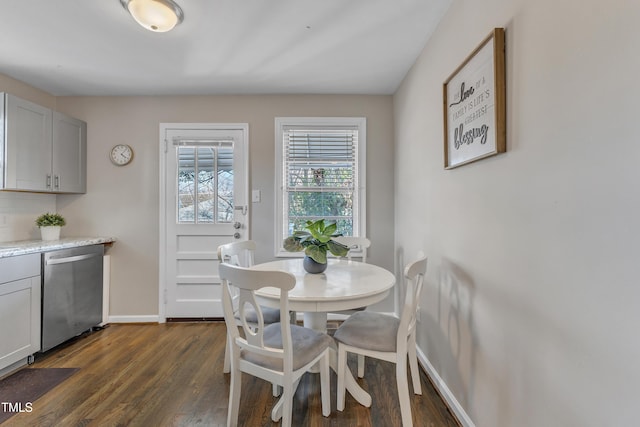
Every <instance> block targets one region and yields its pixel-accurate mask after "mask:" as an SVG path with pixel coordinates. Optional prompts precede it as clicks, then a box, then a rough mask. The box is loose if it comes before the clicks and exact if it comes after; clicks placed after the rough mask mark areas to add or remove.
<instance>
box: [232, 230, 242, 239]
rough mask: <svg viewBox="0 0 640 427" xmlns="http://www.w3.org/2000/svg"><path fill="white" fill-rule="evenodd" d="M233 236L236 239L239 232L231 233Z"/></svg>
mask: <svg viewBox="0 0 640 427" xmlns="http://www.w3.org/2000/svg"><path fill="white" fill-rule="evenodd" d="M233 237H234V238H236V239H239V238H240V233H238V232H237V231H236V232H235V233H233Z"/></svg>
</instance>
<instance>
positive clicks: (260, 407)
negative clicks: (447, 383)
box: [2, 322, 459, 427]
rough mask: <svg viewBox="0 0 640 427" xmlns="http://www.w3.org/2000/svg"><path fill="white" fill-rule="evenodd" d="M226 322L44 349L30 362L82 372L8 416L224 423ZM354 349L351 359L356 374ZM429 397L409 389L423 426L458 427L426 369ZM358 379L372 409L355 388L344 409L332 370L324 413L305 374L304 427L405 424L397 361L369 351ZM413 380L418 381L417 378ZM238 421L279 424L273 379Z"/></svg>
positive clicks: (41, 422) (248, 400) (300, 394)
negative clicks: (27, 408)
mask: <svg viewBox="0 0 640 427" xmlns="http://www.w3.org/2000/svg"><path fill="white" fill-rule="evenodd" d="M225 339H226V329H225V325H224V323H223V322H195V323H166V324H114V325H110V326H108V327H107V328H105V329H104V330H102V331H97V332H93V333H91V334H87V335H85V336H82V337H79V338H77V339H74V340H72V341H71V342H69V343H67V344H64V345H62V346H59V347H57V348H55V349H53V350H51V351H49V352H47V353H45V354H43V355H38V356H37V357H36V362H35V363H34V365H32V367H37V368H47V367H76V368H80V371H78V372H77V373H76V374H75V375H73V376H72V377H71V378H69V379H68V380H66V381H65V382H63V383H62V384H61V385H59V386H58V387H56V388H55V389H53V390H52V391H50V392H49V393H47V394H45V395H44V396H43V397H41V398H40V399H38V400H37V401H35V402H33V412H31V413H21V414H17V415H15V416H13V417H12V418H10V419H9V420H8V421H7V422H6V423H4V424H3V426H2V427H10V426H24V425H29V426H34V427H35V426H53V425H55V426H93V425H95V426H108V425H113V426H116V425H117V426H218V425H225V424H226V417H227V404H228V394H229V379H230V376H229V374H223V373H222V365H223V357H224V341H225ZM355 362H356V361H355V357H354V358H353V359H352V360H350V365H351V369H352V371H353V372H355V365H356V363H355ZM421 380H422V387H423V395H422V396H417V395H413V394H412V395H411V399H412V407H413V419H414V425H416V426H433V427H437V426H458V425H459V424H458V423H457V421H456V419H455V418H454V417H453V415H452V414H451V412H450V411H449V410H448V409H447V407H446V405H445V404H444V402H443V401H442V399H441V398H440V396H439V395H438V394H437V392H436V390H435V389H434V388H433V386H432V384H431V383H430V381H429V380H428V378H427V377H426V374H425V373H424V372H422V373H421ZM358 381H360V384H361V385H362V386H363V387H364V388H365V390H368V391H369V392H370V393H371V395H372V399H373V405H372V407H371V408H365V407H363V406H361V405H359V404H358V403H356V401H355V400H354V399H353V398H352V397H351V396H349V395H347V401H346V408H345V410H344V411H343V412H338V411H337V410H336V409H335V408H336V392H335V386H336V377H335V374H333V373H332V378H331V384H332V390H331V392H332V393H331V406H332V412H331V415H330V416H329V417H328V418H325V417H323V416H322V411H321V403H320V380H319V376H318V375H315V374H306V375H305V376H304V377H303V378H302V381H301V383H300V386H299V388H298V391H297V393H296V395H295V399H294V407H293V413H294V418H293V425H296V426H314V427H315V426H318V427H328V426H340V427H342V426H364V427H366V426H374V427H376V426H384V427H389V426H400V425H401V423H400V408H399V404H398V396H397V392H396V388H395V367H394V365H393V364H392V363H388V362H382V361H376V360H373V359H370V358H367V364H366V373H365V378H363V379H362V380H358ZM409 384H411V382H410V381H409ZM242 393H243V395H242V399H241V403H240V417H239V425H241V426H252V427H253V426H277V425H279V423H273V422H272V421H271V408H272V406H273V404H274V403H275V402H276V399H275V398H274V397H273V396H272V395H271V384H269V383H266V382H265V381H262V380H259V379H256V378H253V377H251V376H249V375H244V376H243V380H242Z"/></svg>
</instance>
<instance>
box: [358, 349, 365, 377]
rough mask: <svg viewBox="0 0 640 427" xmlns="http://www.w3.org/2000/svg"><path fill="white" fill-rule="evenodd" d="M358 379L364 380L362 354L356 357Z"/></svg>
mask: <svg viewBox="0 0 640 427" xmlns="http://www.w3.org/2000/svg"><path fill="white" fill-rule="evenodd" d="M358 378H364V354H359V355H358Z"/></svg>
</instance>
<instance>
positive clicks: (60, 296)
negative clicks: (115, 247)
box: [41, 245, 104, 351]
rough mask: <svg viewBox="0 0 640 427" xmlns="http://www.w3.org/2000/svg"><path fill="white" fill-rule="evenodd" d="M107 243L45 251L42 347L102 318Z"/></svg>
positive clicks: (100, 320)
mask: <svg viewBox="0 0 640 427" xmlns="http://www.w3.org/2000/svg"><path fill="white" fill-rule="evenodd" d="M103 255H104V246H103V245H91V246H81V247H77V248H71V249H62V250H57V251H51V252H45V253H43V254H42V257H43V258H42V269H43V272H42V349H41V351H47V350H49V349H51V348H53V347H55V346H57V345H58V344H61V343H63V342H65V341H67V340H68V339H70V338H73V337H75V336H77V335H79V334H81V333H82V332H84V331H86V330H88V329H91V328H92V327H94V326H96V325H98V324H100V323H101V322H102V277H103V275H102V270H103V260H102V258H103Z"/></svg>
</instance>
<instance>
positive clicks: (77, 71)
mask: <svg viewBox="0 0 640 427" xmlns="http://www.w3.org/2000/svg"><path fill="white" fill-rule="evenodd" d="M176 1H177V2H178V4H180V6H181V7H182V9H183V11H184V15H185V18H184V22H182V24H180V25H178V26H177V27H176V28H175V29H174V30H173V31H170V32H168V33H153V32H150V31H147V30H145V29H143V28H142V27H140V26H139V25H138V24H136V22H135V21H134V20H133V18H132V17H131V16H130V15H129V14H128V12H127V11H126V10H125V9H124V8H123V7H122V5H121V4H120V1H119V0H10V1H5V2H3V5H2V12H1V13H0V73H2V74H5V75H8V76H10V77H13V78H15V79H17V80H20V81H23V82H25V83H28V84H29V85H31V86H34V87H36V88H39V89H42V90H45V91H47V92H49V93H51V94H53V95H56V96H67V95H163V94H166V95H191V94H201V95H209V94H276V93H277V94H293V93H306V94H313V93H323V94H392V93H393V92H394V91H395V90H396V89H397V87H398V85H399V83H400V82H401V81H402V79H403V77H404V76H405V74H406V73H407V71H408V70H409V68H410V67H411V66H412V65H413V63H414V61H415V59H416V57H417V56H418V54H419V53H420V51H421V50H422V48H423V47H424V45H425V43H426V41H427V39H428V37H429V36H430V35H431V33H432V32H433V30H434V28H435V26H436V25H437V23H438V22H439V20H440V18H441V17H442V15H443V14H444V12H445V11H446V9H447V8H448V6H449V4H450V2H451V0H315V1H313V0H176Z"/></svg>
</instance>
